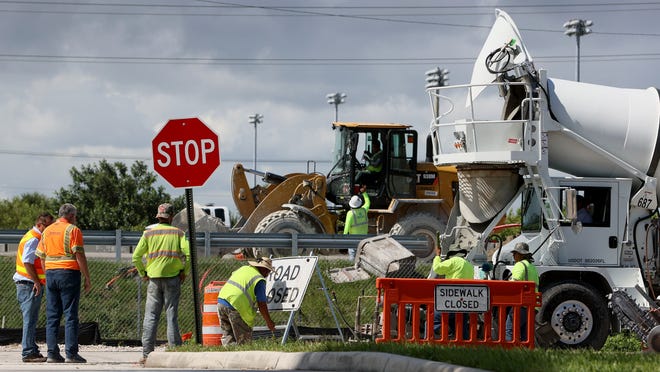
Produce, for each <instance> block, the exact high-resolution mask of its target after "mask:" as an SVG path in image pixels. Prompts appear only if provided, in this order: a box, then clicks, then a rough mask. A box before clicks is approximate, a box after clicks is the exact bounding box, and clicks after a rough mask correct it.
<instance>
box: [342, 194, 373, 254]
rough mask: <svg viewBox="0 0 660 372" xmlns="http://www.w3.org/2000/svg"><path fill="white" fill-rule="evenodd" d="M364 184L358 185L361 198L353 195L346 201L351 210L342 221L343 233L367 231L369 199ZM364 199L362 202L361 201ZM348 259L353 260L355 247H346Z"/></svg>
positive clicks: (356, 233)
mask: <svg viewBox="0 0 660 372" xmlns="http://www.w3.org/2000/svg"><path fill="white" fill-rule="evenodd" d="M366 189H367V188H366V186H364V185H362V187H360V192H361V193H362V198H360V197H359V196H358V195H353V196H352V197H351V200H349V201H348V206H349V207H351V210H350V211H348V212H347V213H346V221H345V222H344V234H352V235H365V234H368V233H369V217H368V212H369V206H371V200H370V199H369V194H367V193H366ZM362 199H364V202H363V201H362ZM348 259H349V260H351V261H353V260H355V248H349V249H348Z"/></svg>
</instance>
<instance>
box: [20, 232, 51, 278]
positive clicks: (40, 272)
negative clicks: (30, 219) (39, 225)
mask: <svg viewBox="0 0 660 372" xmlns="http://www.w3.org/2000/svg"><path fill="white" fill-rule="evenodd" d="M32 239H37V240H41V233H40V232H38V231H35V230H34V229H30V230H29V231H28V232H26V233H25V235H23V237H22V238H21V241H20V242H19V243H18V251H17V252H16V272H17V273H19V274H21V275H23V276H24V277H26V278H30V280H32V278H31V277H30V274H28V272H27V270H26V269H25V264H23V250H24V249H25V244H26V243H27V242H28V241H30V240H32ZM34 270H35V271H36V272H37V277H38V278H39V281H40V282H41V283H42V284H44V283H46V274H45V273H44V269H43V267H41V258H39V257H36V258H35V259H34Z"/></svg>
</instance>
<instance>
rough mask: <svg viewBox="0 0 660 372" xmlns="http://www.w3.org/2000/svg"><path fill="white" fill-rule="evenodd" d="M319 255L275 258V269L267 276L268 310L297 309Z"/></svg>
mask: <svg viewBox="0 0 660 372" xmlns="http://www.w3.org/2000/svg"><path fill="white" fill-rule="evenodd" d="M317 260H318V257H312V256H308V257H284V258H275V259H273V271H272V272H271V273H270V275H268V277H267V278H266V295H267V296H268V310H283V311H296V310H298V309H299V308H300V305H301V304H302V300H303V297H305V291H306V290H307V286H308V285H309V280H310V279H311V278H312V275H313V274H314V270H315V269H316V262H317Z"/></svg>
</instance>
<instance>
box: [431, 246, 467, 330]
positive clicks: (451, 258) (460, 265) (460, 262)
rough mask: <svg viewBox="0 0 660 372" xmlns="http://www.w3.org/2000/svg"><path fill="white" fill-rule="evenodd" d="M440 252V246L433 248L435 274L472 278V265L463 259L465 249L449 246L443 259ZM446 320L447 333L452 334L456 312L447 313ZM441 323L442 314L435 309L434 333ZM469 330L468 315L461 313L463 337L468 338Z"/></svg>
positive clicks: (465, 252)
mask: <svg viewBox="0 0 660 372" xmlns="http://www.w3.org/2000/svg"><path fill="white" fill-rule="evenodd" d="M441 254H442V252H441V250H440V247H439V246H437V247H436V248H435V258H433V264H432V266H431V268H432V269H433V271H434V272H435V273H436V274H438V275H444V277H445V279H474V266H472V264H471V263H470V262H468V260H466V259H465V256H466V255H467V250H466V249H464V248H459V247H458V246H454V247H451V248H449V251H447V255H446V256H445V259H444V261H443V260H442V258H441V257H440V256H441ZM448 321H449V333H450V334H454V331H455V328H456V326H455V323H456V314H455V313H449V319H448ZM441 325H442V314H441V313H440V312H439V311H436V312H435V313H434V314H433V331H434V332H435V333H440V328H441ZM469 331H470V325H469V323H468V316H467V314H463V339H467V338H468V333H469Z"/></svg>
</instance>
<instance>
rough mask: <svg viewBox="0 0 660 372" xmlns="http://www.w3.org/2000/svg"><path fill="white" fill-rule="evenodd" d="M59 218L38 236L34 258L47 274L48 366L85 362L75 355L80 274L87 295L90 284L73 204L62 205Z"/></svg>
mask: <svg viewBox="0 0 660 372" xmlns="http://www.w3.org/2000/svg"><path fill="white" fill-rule="evenodd" d="M58 216H59V218H58V219H57V220H56V221H55V222H53V223H52V224H51V225H50V226H48V227H47V228H46V229H45V230H44V231H43V233H42V234H41V240H40V241H39V246H38V247H37V256H38V257H39V258H41V265H42V266H43V268H44V271H45V272H46V344H47V345H48V356H47V360H46V362H48V363H63V362H65V361H66V362H67V363H87V360H85V358H83V357H81V356H80V355H79V354H78V330H79V328H78V327H79V318H78V306H79V303H80V283H81V277H80V276H81V274H82V276H83V277H84V284H83V285H84V290H85V293H89V291H90V290H91V289H92V282H91V279H90V276H89V269H88V268H87V257H86V256H85V249H84V245H83V235H82V231H80V229H79V228H78V227H77V226H76V225H75V223H76V221H77V218H78V210H77V209H76V207H75V206H74V205H73V204H69V203H65V204H62V206H61V207H60V210H59V211H58ZM62 314H64V317H65V318H66V321H65V323H64V324H65V325H64V344H65V348H64V351H65V352H66V359H64V358H62V355H61V354H60V347H59V346H58V344H57V332H58V331H59V328H60V321H61V320H62Z"/></svg>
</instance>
